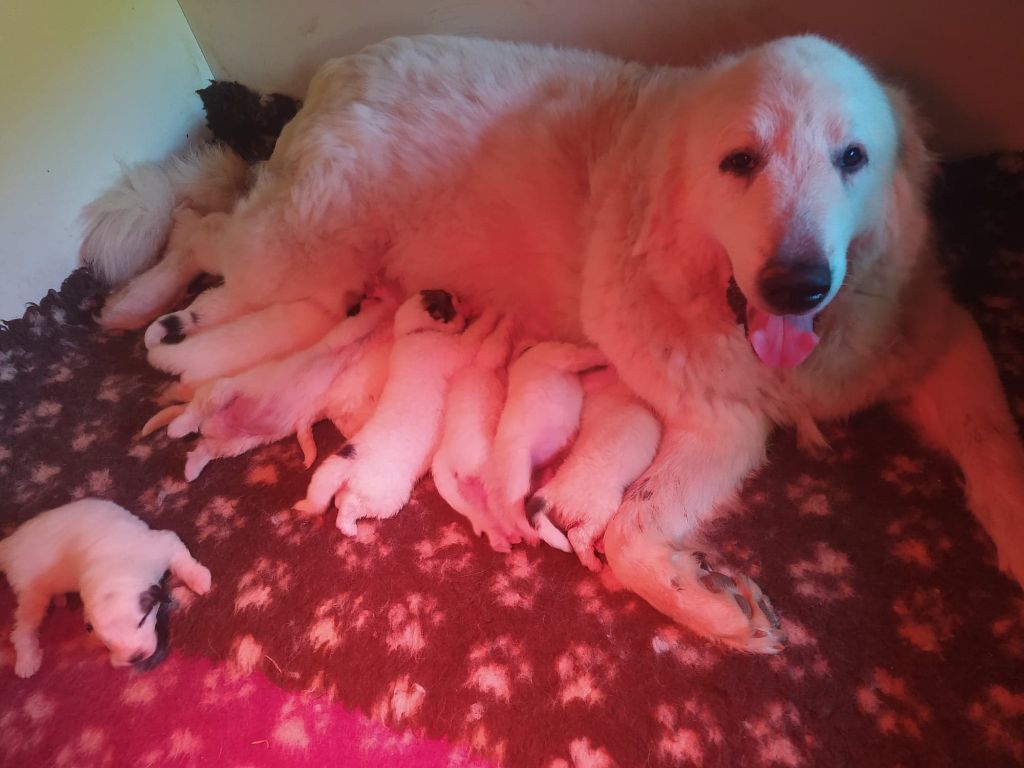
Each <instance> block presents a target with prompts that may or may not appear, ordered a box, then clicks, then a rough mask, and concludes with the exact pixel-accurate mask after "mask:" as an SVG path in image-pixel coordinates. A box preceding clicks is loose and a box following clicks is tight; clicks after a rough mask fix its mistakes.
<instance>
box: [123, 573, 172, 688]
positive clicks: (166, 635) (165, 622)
mask: <svg viewBox="0 0 1024 768" xmlns="http://www.w3.org/2000/svg"><path fill="white" fill-rule="evenodd" d="M170 578H171V572H170V571H167V572H165V573H164V575H163V578H162V579H160V583H159V584H154V585H153V586H151V587H150V588H149V589H147V590H146V591H145V592H143V593H141V594H140V595H139V608H141V609H142V610H143V616H142V621H140V622H139V626H140V627H141V626H142V623H143V622H144V621H145V620H146V617H147V616H149V613H150V612H151V611H152V610H153V607H154V606H156V630H155V631H156V650H155V651H153V654H152V655H151V656H149V657H148V658H145V659H142V660H141V661H136V662H134V663H133V664H132V666H133V667H134V668H135V669H137V670H139V671H140V672H147V671H149V670H151V669H153V668H154V667H156V666H157V665H158V664H160V662H162V661H163V660H164V659H166V658H167V654H168V653H170V651H171V642H170V641H171V610H172V609H173V608H174V600H173V599H172V598H171V592H170V589H169V588H168V582H169V580H170Z"/></svg>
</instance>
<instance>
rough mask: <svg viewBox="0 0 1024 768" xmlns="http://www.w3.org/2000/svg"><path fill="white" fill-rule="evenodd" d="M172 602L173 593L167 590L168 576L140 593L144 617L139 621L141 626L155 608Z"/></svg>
mask: <svg viewBox="0 0 1024 768" xmlns="http://www.w3.org/2000/svg"><path fill="white" fill-rule="evenodd" d="M170 602H171V593H170V592H169V591H168V590H167V580H166V577H165V578H163V579H161V580H160V583H159V584H153V585H152V586H151V587H150V588H149V589H147V590H146V591H145V592H141V593H139V610H141V611H142V619H141V620H140V621H139V626H140V627H141V626H142V624H143V622H144V621H145V620H146V618H147V617H148V616H149V614H150V613H152V611H153V608H154V607H156V606H159V605H164V604H166V603H170Z"/></svg>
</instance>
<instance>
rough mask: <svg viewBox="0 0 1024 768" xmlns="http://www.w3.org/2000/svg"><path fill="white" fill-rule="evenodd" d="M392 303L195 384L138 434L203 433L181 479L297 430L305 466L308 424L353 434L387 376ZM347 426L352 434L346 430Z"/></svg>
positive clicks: (385, 300) (312, 454)
mask: <svg viewBox="0 0 1024 768" xmlns="http://www.w3.org/2000/svg"><path fill="white" fill-rule="evenodd" d="M396 305H397V302H396V300H395V299H394V298H393V297H392V296H391V295H390V294H387V293H384V292H381V293H380V294H379V295H374V296H371V297H367V298H365V299H364V300H363V301H362V303H361V305H360V307H359V312H358V314H355V315H353V316H352V317H347V318H345V319H344V320H342V321H341V322H340V323H338V324H337V325H336V326H335V327H334V328H333V329H332V330H331V331H330V332H329V333H327V335H326V336H324V337H323V338H322V339H321V340H320V341H318V342H317V343H315V344H313V345H312V346H311V347H309V348H307V349H304V350H302V351H301V352H297V353H295V354H293V355H290V356H288V357H286V358H283V359H281V360H276V361H272V362H269V363H264V364H263V365H260V366H257V367H256V368H252V369H250V370H248V371H246V372H245V373H242V374H239V375H237V376H232V377H230V378H225V379H218V380H216V381H213V382H209V383H208V384H206V385H204V386H202V387H200V388H199V389H198V390H197V391H196V393H195V396H194V397H193V398H192V400H191V402H189V403H188V404H187V405H174V406H170V407H168V408H165V409H164V410H162V411H160V412H159V413H157V414H156V415H155V416H153V418H151V419H150V420H149V421H148V422H146V425H145V426H144V427H143V428H142V434H143V435H148V434H149V433H150V432H152V431H153V430H155V429H157V428H159V427H161V426H163V425H164V424H167V434H168V435H169V436H170V437H175V438H177V437H183V436H185V435H188V434H191V433H193V432H201V433H202V435H203V437H202V439H201V440H200V441H199V443H198V444H197V445H196V447H195V448H194V449H193V450H192V451H190V452H189V454H188V458H187V460H186V463H185V478H186V479H187V480H189V481H192V480H194V479H195V478H196V477H198V476H199V474H200V473H201V472H202V471H203V468H204V467H205V466H206V465H207V464H208V463H209V462H210V461H212V460H213V459H217V458H222V457H226V456H238V455H240V454H242V453H245V452H246V451H248V450H251V449H252V448H255V447H257V446H260V445H264V444H266V443H272V442H275V441H276V440H280V439H282V438H284V437H287V436H288V435H290V434H292V433H295V434H296V436H297V437H298V440H299V445H300V447H301V448H302V454H303V461H304V463H305V465H306V466H307V467H309V466H310V465H312V463H313V460H314V459H315V458H316V443H315V442H314V441H313V435H312V426H313V424H315V423H316V422H317V421H319V420H320V419H321V418H324V417H327V418H330V419H331V420H332V421H334V423H335V425H336V426H337V427H338V429H339V430H341V431H342V433H343V434H352V431H355V430H356V429H358V428H359V427H360V426H362V424H363V423H365V421H366V419H367V418H369V415H370V413H371V412H372V409H373V406H374V404H375V402H376V399H377V397H378V395H379V394H380V391H381V388H382V387H383V385H384V378H385V376H386V374H387V359H388V352H389V349H390V341H391V333H392V330H391V329H392V323H391V319H392V317H393V315H394V313H395V308H396ZM350 430H351V431H350Z"/></svg>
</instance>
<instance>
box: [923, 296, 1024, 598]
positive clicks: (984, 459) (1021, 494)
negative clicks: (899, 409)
mask: <svg viewBox="0 0 1024 768" xmlns="http://www.w3.org/2000/svg"><path fill="white" fill-rule="evenodd" d="M950 311H951V312H953V313H954V315H953V323H952V332H951V333H950V336H949V340H948V343H947V346H946V347H945V350H944V352H943V355H942V357H941V358H939V359H938V360H937V361H936V363H935V365H934V366H932V368H931V369H930V370H929V371H928V372H927V374H926V375H925V376H924V377H923V378H922V379H920V380H917V381H915V382H913V383H912V384H910V385H909V388H908V392H907V394H906V400H905V411H904V412H905V413H906V414H907V416H908V417H909V419H910V421H911V422H912V423H913V424H914V425H915V426H916V427H917V428H918V429H919V430H920V431H921V433H922V434H923V436H924V437H925V438H926V439H928V440H930V441H931V442H932V443H934V444H936V445H937V446H939V447H940V448H942V449H944V450H945V451H947V452H949V453H950V454H952V456H953V458H954V459H956V461H957V462H958V463H959V464H960V467H961V469H962V470H963V473H964V478H965V480H966V495H967V503H968V505H969V506H970V508H971V511H972V512H974V514H975V516H976V517H977V518H978V520H979V521H980V522H981V524H982V526H984V528H985V530H986V531H988V534H989V535H990V536H991V537H992V540H993V542H995V545H996V552H997V554H998V558H999V567H1000V568H1001V569H1002V570H1003V571H1005V572H1006V573H1008V574H1009V575H1010V576H1012V577H1013V578H1014V579H1016V580H1017V582H1018V583H1019V584H1022V585H1024V449H1022V448H1021V442H1020V435H1019V433H1018V430H1017V424H1016V422H1015V421H1014V418H1013V415H1012V414H1011V413H1010V409H1009V406H1008V405H1007V403H1006V397H1005V396H1004V394H1003V388H1002V384H1001V383H1000V381H999V375H998V373H997V371H996V366H995V363H994V362H993V360H992V356H991V355H990V354H989V351H988V348H987V347H986V346H985V340H984V338H983V337H982V335H981V331H980V330H979V329H978V326H977V325H976V324H975V323H974V320H973V319H972V318H971V317H970V315H968V314H967V312H966V311H964V310H963V309H961V308H960V307H952V308H951V309H950Z"/></svg>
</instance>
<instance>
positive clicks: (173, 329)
mask: <svg viewBox="0 0 1024 768" xmlns="http://www.w3.org/2000/svg"><path fill="white" fill-rule="evenodd" d="M160 325H162V326H163V327H164V338H163V341H162V342H161V343H163V344H180V343H181V342H183V341H184V340H185V333H184V330H183V328H182V326H181V318H180V317H178V316H177V315H168V316H167V317H164V318H161V319H160Z"/></svg>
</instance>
